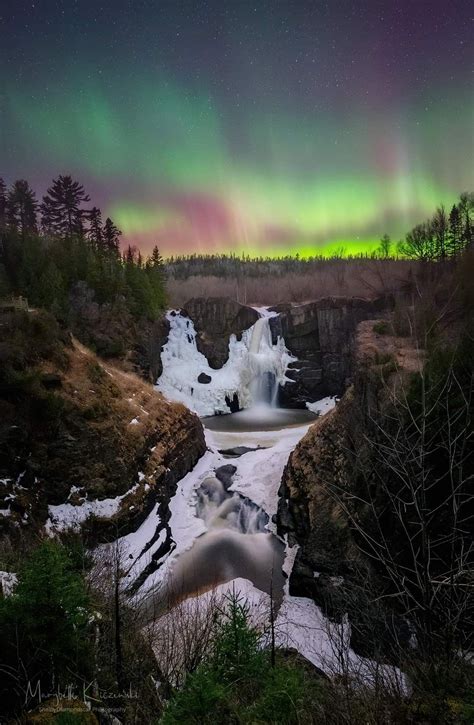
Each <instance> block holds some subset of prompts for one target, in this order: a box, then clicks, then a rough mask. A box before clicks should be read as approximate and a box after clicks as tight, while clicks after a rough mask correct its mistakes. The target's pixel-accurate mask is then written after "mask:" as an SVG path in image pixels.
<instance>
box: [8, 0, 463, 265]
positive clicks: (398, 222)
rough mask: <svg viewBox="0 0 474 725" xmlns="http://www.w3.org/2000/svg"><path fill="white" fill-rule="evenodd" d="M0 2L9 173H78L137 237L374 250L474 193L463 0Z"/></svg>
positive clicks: (186, 246) (218, 245) (268, 248)
mask: <svg viewBox="0 0 474 725" xmlns="http://www.w3.org/2000/svg"><path fill="white" fill-rule="evenodd" d="M12 5H13V4H12ZM4 14H5V16H4V18H3V25H4V33H3V35H4V38H5V43H3V41H2V44H3V49H2V54H3V57H4V58H3V61H2V63H1V64H0V74H1V77H2V94H1V98H2V109H1V111H2V113H1V117H0V122H1V167H2V168H1V173H2V174H3V175H4V176H5V177H6V179H7V181H12V180H14V179H15V178H26V179H28V180H29V181H30V182H31V184H32V185H33V186H34V187H35V188H36V189H37V191H38V193H39V194H42V193H44V191H45V189H46V187H47V185H48V184H49V183H50V181H51V179H52V177H53V176H56V175H57V174H58V173H71V174H73V175H74V176H75V177H76V178H77V179H78V180H79V181H80V182H81V183H83V184H84V186H85V187H86V189H87V191H88V192H89V194H90V195H91V198H92V199H93V201H94V203H95V204H97V205H98V206H100V207H101V208H102V211H103V215H110V216H112V218H113V219H114V221H115V222H116V223H117V225H118V226H119V227H120V228H121V229H122V231H123V232H124V240H125V241H126V242H127V243H128V242H130V243H134V244H137V245H138V246H140V247H142V248H143V249H145V250H148V249H150V247H151V246H152V245H153V244H154V243H157V244H158V245H159V246H160V249H161V250H162V253H163V254H165V255H171V254H180V253H192V252H208V253H212V252H217V251H218V252H224V251H226V252H229V251H233V252H242V251H244V252H248V253H250V254H286V253H290V252H291V253H295V252H299V253H300V254H303V255H309V254H314V253H320V252H322V251H327V250H330V249H331V248H336V247H344V248H345V249H346V250H347V251H349V252H358V251H364V250H366V249H370V248H371V246H374V245H375V244H376V243H377V240H378V239H379V238H380V236H381V235H382V234H383V233H385V232H387V233H389V234H390V235H391V236H392V237H393V238H395V239H397V238H398V237H399V236H401V235H402V234H403V233H404V232H405V231H406V230H407V229H408V228H409V227H410V226H411V225H413V224H414V223H415V222H417V221H420V220H422V219H423V218H425V217H426V216H428V215H429V214H431V213H432V211H433V209H434V207H435V206H436V205H437V204H439V203H445V204H446V205H449V204H452V203H453V201H454V200H455V199H456V197H457V196H458V195H459V194H460V193H461V192H462V191H464V190H472V189H473V188H474V173H473V168H474V165H473V158H474V134H473V128H474V96H473V86H472V61H473V59H474V57H473V56H474V53H473V41H472V38H473V32H472V30H473V27H472V25H473V23H472V19H473V12H472V8H471V3H469V2H467V1H464V0H459V1H456V0H454V2H453V3H451V4H449V5H448V4H447V3H441V2H437V1H433V2H429V3H428V2H425V1H424V0H420V1H419V2H416V3H413V2H398V3H393V2H384V1H378V2H377V1H376V0H369V1H368V0H366V1H363V2H357V3H355V2H347V1H345V2H342V1H339V0H334V2H318V0H313V1H312V2H309V1H306V0H300V1H298V2H290V0H285V1H283V0H273V1H272V2H267V1H266V0H261V1H260V2H259V1H258V0H255V1H254V2H252V3H250V2H246V0H232V1H229V2H227V1H226V0H220V2H219V1H218V0H213V1H211V2H209V1H208V2H197V0H196V1H191V0H171V1H169V0H164V1H162V2H150V1H146V2H145V1H143V0H137V1H134V2H130V1H129V2H125V1H124V0H119V1H117V2H113V3H112V2H108V1H107V0H104V2H103V3H101V4H100V6H98V4H97V3H95V2H91V1H89V0H81V1H80V2H73V1H72V0H71V1H70V2H59V1H53V0H51V2H50V1H46V0H45V1H44V2H41V1H37V2H28V3H27V2H22V1H20V2H17V3H15V7H14V8H13V7H12V8H11V10H9V11H4Z"/></svg>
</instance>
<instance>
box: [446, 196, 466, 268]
mask: <svg viewBox="0 0 474 725" xmlns="http://www.w3.org/2000/svg"><path fill="white" fill-rule="evenodd" d="M462 233H463V229H462V220H461V214H460V211H459V208H458V206H456V204H453V208H452V209H451V211H450V212H449V229H448V249H449V253H450V254H451V255H453V256H456V255H457V254H459V252H460V251H461V248H462Z"/></svg>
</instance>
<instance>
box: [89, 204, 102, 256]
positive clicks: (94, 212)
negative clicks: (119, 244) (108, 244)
mask: <svg viewBox="0 0 474 725" xmlns="http://www.w3.org/2000/svg"><path fill="white" fill-rule="evenodd" d="M88 218H89V229H88V230H87V238H88V239H89V241H90V242H91V243H92V245H93V247H94V249H97V250H98V251H102V250H103V248H104V243H103V242H104V235H103V232H102V214H101V211H100V209H99V208H98V207H97V206H93V207H92V209H91V210H90V212H89V214H88Z"/></svg>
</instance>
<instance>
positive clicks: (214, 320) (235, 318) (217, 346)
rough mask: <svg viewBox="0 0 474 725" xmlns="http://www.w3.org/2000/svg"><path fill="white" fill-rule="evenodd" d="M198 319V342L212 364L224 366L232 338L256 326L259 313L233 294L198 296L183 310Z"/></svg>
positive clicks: (195, 321)
mask: <svg viewBox="0 0 474 725" xmlns="http://www.w3.org/2000/svg"><path fill="white" fill-rule="evenodd" d="M183 311H184V312H185V313H186V314H187V315H188V316H189V317H190V318H191V319H192V321H193V322H194V327H195V330H196V332H197V338H196V343H197V346H198V349H199V351H200V352H202V353H203V355H205V356H206V357H207V359H208V361H209V365H210V366H211V367H212V368H214V369H218V368H221V367H222V366H223V365H224V364H225V363H226V362H227V359H228V356H229V337H230V336H231V335H237V336H239V335H241V334H242V332H243V331H244V330H248V328H249V327H251V326H252V325H254V324H255V323H256V322H257V320H258V318H259V314H258V312H257V311H256V310H254V309H253V308H252V307H247V306H246V305H241V304H239V303H238V302H236V301H235V300H232V299H230V297H195V298H194V299H192V300H189V301H188V302H186V304H185V306H184V310H183Z"/></svg>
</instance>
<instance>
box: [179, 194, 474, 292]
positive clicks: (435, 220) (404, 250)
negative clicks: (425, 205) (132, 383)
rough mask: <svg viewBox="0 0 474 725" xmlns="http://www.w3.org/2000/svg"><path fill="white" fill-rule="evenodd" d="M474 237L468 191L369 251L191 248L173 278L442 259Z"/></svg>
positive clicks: (473, 201) (473, 202)
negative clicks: (274, 252) (303, 253)
mask: <svg viewBox="0 0 474 725" xmlns="http://www.w3.org/2000/svg"><path fill="white" fill-rule="evenodd" d="M473 242H474V194H473V193H468V192H465V193H463V194H461V196H460V198H459V201H458V202H457V203H456V204H453V206H452V209H451V211H450V212H449V214H447V212H446V210H445V208H444V206H442V205H441V206H439V207H438V208H437V209H436V211H435V213H434V215H433V216H432V217H431V218H430V219H428V220H427V221H425V222H423V223H421V224H417V225H416V226H415V227H414V228H413V229H411V230H410V231H409V232H408V233H407V234H406V236H405V239H404V240H401V241H399V242H397V243H395V242H392V240H391V239H390V236H389V235H388V234H384V235H383V237H382V238H381V240H380V243H379V246H378V247H377V248H376V249H375V250H374V251H373V252H370V253H365V254H350V253H347V250H346V249H345V248H344V247H343V246H341V247H339V248H338V249H335V250H334V251H333V252H331V254H330V255H327V254H326V255H324V254H317V253H315V254H314V255H310V256H308V257H304V258H303V257H300V256H299V254H294V255H291V254H286V255H282V256H279V257H269V256H258V257H252V256H250V255H249V254H242V255H238V254H189V255H176V256H171V257H170V258H169V259H168V260H167V262H166V272H167V276H168V278H169V279H187V278H188V277H194V276H197V277H199V276H201V277H207V276H213V277H226V278H228V277H266V276H284V275H286V274H289V273H296V274H298V273H308V272H311V271H314V270H316V269H317V268H320V267H321V266H322V265H325V264H327V263H328V262H334V261H337V260H342V259H344V260H347V261H351V260H364V259H382V260H383V259H393V258H397V259H410V260H416V261H421V262H438V261H444V260H446V259H450V258H451V259H452V258H456V257H458V256H460V255H461V254H462V252H463V251H464V250H465V249H467V248H469V247H470V246H472V244H473Z"/></svg>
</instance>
